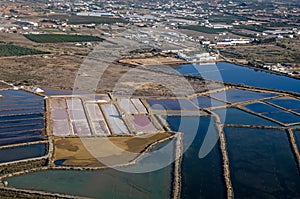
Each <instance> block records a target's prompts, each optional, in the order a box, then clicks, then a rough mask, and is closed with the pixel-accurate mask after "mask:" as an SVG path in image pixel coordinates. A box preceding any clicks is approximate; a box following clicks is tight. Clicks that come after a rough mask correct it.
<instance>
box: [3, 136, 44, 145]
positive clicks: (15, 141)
mask: <svg viewBox="0 0 300 199" xmlns="http://www.w3.org/2000/svg"><path fill="white" fill-rule="evenodd" d="M42 139H43V136H41V135H38V136H31V137H18V138H10V139H1V140H0V145H1V146H4V145H10V144H20V143H25V142H35V141H40V140H42Z"/></svg>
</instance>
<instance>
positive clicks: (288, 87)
mask: <svg viewBox="0 0 300 199" xmlns="http://www.w3.org/2000/svg"><path fill="white" fill-rule="evenodd" d="M176 70H177V71H178V72H180V73H182V74H190V75H194V76H202V77H205V78H208V79H213V80H218V81H223V82H231V83H236V84H245V85H248V86H256V87H261V88H272V89H278V90H285V91H292V92H297V93H300V87H299V84H300V80H297V79H293V78H290V77H286V76H282V75H276V74H273V73H269V72H265V71H260V70H255V69H252V68H247V67H241V66H238V65H235V64H230V63H226V62H218V63H216V64H210V65H199V64H183V65H179V66H178V67H177V68H176ZM220 75H221V76H222V78H220Z"/></svg>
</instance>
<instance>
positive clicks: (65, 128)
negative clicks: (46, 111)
mask: <svg viewBox="0 0 300 199" xmlns="http://www.w3.org/2000/svg"><path fill="white" fill-rule="evenodd" d="M52 125H53V135H55V136H63V137H64V136H69V135H70V134H72V131H71V129H70V125H69V121H68V119H67V118H66V119H64V120H53V121H52Z"/></svg>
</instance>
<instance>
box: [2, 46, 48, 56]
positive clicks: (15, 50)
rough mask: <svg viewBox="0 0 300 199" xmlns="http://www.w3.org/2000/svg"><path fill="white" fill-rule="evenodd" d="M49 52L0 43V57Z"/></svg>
mask: <svg viewBox="0 0 300 199" xmlns="http://www.w3.org/2000/svg"><path fill="white" fill-rule="evenodd" d="M38 54H49V52H44V51H40V50H36V49H31V48H25V47H21V46H16V45H13V44H0V57H9V56H22V55H38Z"/></svg>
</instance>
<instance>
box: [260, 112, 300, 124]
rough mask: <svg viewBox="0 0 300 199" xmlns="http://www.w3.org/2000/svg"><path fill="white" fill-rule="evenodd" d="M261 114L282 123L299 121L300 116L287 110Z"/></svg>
mask: <svg viewBox="0 0 300 199" xmlns="http://www.w3.org/2000/svg"><path fill="white" fill-rule="evenodd" d="M263 115H265V116H267V117H269V118H272V119H274V120H276V121H279V122H281V123H284V124H292V123H299V122H300V116H297V115H295V114H292V113H288V112H280V113H270V114H263Z"/></svg>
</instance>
